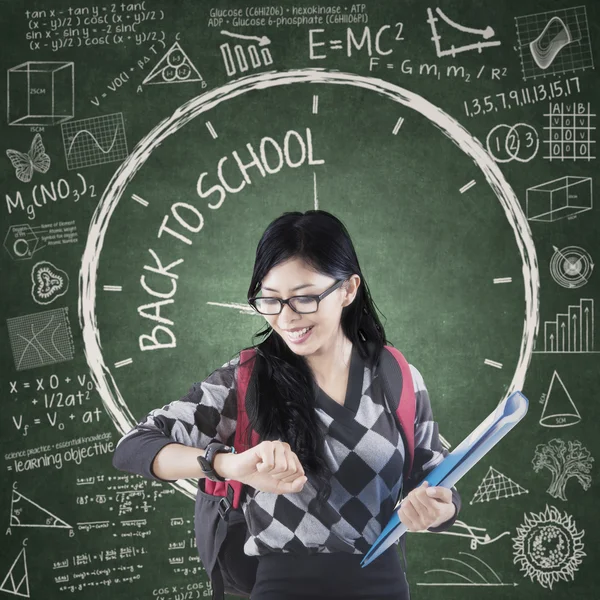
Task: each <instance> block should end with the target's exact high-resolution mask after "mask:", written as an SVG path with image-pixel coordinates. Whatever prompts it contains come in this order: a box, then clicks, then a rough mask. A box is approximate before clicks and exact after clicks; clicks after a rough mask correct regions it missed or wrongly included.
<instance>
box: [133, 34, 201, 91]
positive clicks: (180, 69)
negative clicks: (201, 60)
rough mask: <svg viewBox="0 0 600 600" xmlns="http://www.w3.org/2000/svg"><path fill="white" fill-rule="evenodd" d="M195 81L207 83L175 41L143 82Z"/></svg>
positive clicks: (147, 83) (149, 83) (151, 83)
mask: <svg viewBox="0 0 600 600" xmlns="http://www.w3.org/2000/svg"><path fill="white" fill-rule="evenodd" d="M193 81H201V82H203V83H205V82H204V79H202V75H200V73H199V72H198V69H196V67H195V66H194V63H193V62H192V61H191V60H190V58H189V56H188V55H187V54H186V53H185V52H184V51H183V49H182V48H181V46H180V45H179V42H175V43H174V44H173V45H172V46H171V48H169V50H168V51H167V53H166V54H165V55H164V56H163V57H162V58H161V59H160V60H159V61H158V63H157V64H156V65H155V66H154V68H153V69H152V70H151V71H150V73H148V75H147V76H146V78H145V79H144V81H142V84H146V85H155V84H159V83H190V82H193ZM203 87H205V86H203Z"/></svg>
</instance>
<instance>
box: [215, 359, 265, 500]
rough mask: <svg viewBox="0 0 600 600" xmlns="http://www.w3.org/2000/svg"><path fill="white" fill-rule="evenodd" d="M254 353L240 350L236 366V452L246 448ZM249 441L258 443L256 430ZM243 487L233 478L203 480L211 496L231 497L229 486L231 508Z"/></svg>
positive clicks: (238, 498)
mask: <svg viewBox="0 0 600 600" xmlns="http://www.w3.org/2000/svg"><path fill="white" fill-rule="evenodd" d="M255 355H256V350H254V349H253V348H251V349H249V350H242V351H241V352H240V362H239V366H238V368H237V381H236V389H237V422H236V428H235V439H234V442H233V446H234V448H235V451H236V452H238V453H240V452H244V451H245V450H247V449H248V445H247V444H246V436H245V433H246V429H247V428H248V425H249V421H248V414H247V412H246V395H247V393H248V385H249V383H250V379H251V377H252V371H253V370H254V365H255V363H256V360H251V359H252V358H253V357H254V356H255ZM251 442H252V446H255V445H257V444H258V434H257V433H256V431H252V438H251ZM243 487H244V484H243V483H241V482H240V481H234V480H233V479H232V480H231V481H212V480H210V479H206V480H205V482H204V491H205V492H206V493H207V494H212V495H213V496H228V497H229V498H230V499H231V491H229V489H228V488H231V490H232V491H233V500H232V503H231V504H232V506H233V508H239V506H240V501H241V495H242V489H243ZM228 491H229V493H228Z"/></svg>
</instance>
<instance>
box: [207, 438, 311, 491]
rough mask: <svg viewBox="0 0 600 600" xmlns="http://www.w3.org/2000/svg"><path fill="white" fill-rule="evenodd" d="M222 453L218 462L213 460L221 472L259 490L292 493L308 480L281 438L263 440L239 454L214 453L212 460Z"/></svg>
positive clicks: (296, 458) (298, 462)
mask: <svg viewBox="0 0 600 600" xmlns="http://www.w3.org/2000/svg"><path fill="white" fill-rule="evenodd" d="M221 457H223V462H222V463H221V465H218V464H217V463H216V462H215V469H216V470H217V472H218V473H219V474H220V475H222V476H223V477H227V478H229V479H234V480H235V481H240V482H241V483H244V484H246V485H249V486H251V487H253V488H254V489H256V490H259V491H261V492H271V493H274V494H294V493H297V492H300V491H301V490H302V488H303V487H304V484H305V483H306V481H307V477H306V476H305V475H304V469H303V468H302V465H301V464H300V461H299V460H298V457H297V456H296V454H295V453H294V452H292V449H291V448H290V445H289V444H288V443H287V442H282V441H280V440H274V441H269V440H265V441H264V442H261V443H260V444H258V445H257V446H253V447H252V448H250V449H248V450H246V451H245V452H241V453H239V454H217V456H216V457H215V461H216V459H217V458H221ZM219 467H220V469H221V470H222V471H223V473H221V470H219Z"/></svg>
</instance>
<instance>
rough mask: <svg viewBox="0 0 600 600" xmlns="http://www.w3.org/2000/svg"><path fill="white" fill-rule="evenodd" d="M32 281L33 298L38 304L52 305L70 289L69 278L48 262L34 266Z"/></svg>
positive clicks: (44, 261)
mask: <svg viewBox="0 0 600 600" xmlns="http://www.w3.org/2000/svg"><path fill="white" fill-rule="evenodd" d="M31 281H32V286H31V296H32V297H33V299H34V300H35V302H37V303H38V304H50V303H52V302H54V301H55V300H56V299H57V298H60V297H61V296H64V295H65V294H66V293H67V290H68V289H69V276H68V275H67V274H66V273H65V272H64V271H63V270H61V269H59V268H58V267H57V266H55V265H53V264H52V263H51V262H48V261H47V260H42V261H40V262H38V263H36V264H35V265H34V266H33V269H31Z"/></svg>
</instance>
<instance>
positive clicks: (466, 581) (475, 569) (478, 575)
mask: <svg viewBox="0 0 600 600" xmlns="http://www.w3.org/2000/svg"><path fill="white" fill-rule="evenodd" d="M459 554H462V555H463V556H468V557H469V558H471V559H473V560H472V561H469V562H467V560H468V559H465V560H460V559H458V558H452V557H447V556H444V557H442V560H447V561H449V562H452V563H457V564H458V565H462V566H460V567H458V568H460V569H462V568H463V567H466V574H465V573H460V572H458V571H452V570H450V569H429V570H428V571H425V574H426V575H427V574H429V573H444V575H450V576H452V578H453V580H452V581H447V582H435V583H425V582H417V585H426V586H439V587H449V586H452V587H474V586H476V587H505V586H509V587H516V586H517V585H519V584H518V583H503V581H502V580H501V579H500V577H499V576H498V574H497V573H496V571H494V569H492V567H490V565H488V564H487V563H486V562H485V561H483V560H482V559H481V558H478V557H477V556H475V555H473V554H469V553H468V552H459ZM469 563H472V564H469ZM478 563H480V564H481V565H483V566H484V567H485V569H487V571H489V573H491V574H492V576H493V577H492V578H490V576H489V573H487V572H484V570H483V569H482V568H481V566H480V564H478ZM463 570H464V569H463ZM473 573H475V577H474V576H473Z"/></svg>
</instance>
